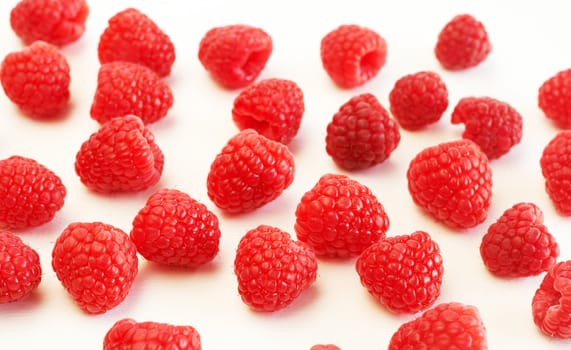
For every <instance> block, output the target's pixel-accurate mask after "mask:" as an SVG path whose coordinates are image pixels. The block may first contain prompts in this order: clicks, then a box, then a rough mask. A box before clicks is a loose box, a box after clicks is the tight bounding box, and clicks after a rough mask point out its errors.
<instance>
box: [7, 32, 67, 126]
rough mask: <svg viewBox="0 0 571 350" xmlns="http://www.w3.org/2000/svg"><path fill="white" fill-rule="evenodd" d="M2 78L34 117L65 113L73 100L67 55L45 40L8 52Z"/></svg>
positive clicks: (14, 99) (9, 92)
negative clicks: (71, 98)
mask: <svg viewBox="0 0 571 350" xmlns="http://www.w3.org/2000/svg"><path fill="white" fill-rule="evenodd" d="M0 82H1V83H2V87H3V88H4V92H5V93H6V96H8V98H9V99H10V100H11V101H12V102H14V104H16V105H17V106H18V107H19V108H20V109H21V110H22V111H23V112H24V113H25V114H27V115H29V116H30V117H33V118H38V119H46V118H54V117H58V116H61V114H62V113H63V112H64V110H65V108H66V107H67V105H68V102H69V96H70V92H69V84H70V74H69V65H68V63H67V59H66V58H65V56H64V55H63V54H62V53H61V52H60V51H59V49H58V48H57V47H56V46H53V45H51V44H48V43H45V42H43V41H37V42H34V43H33V44H32V45H30V46H28V47H26V48H24V49H23V50H22V51H17V52H12V53H9V54H8V55H6V57H5V58H4V60H3V61H2V65H1V66H0ZM31 86H32V87H33V88H30V87H31Z"/></svg>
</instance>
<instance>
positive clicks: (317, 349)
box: [309, 344, 341, 350]
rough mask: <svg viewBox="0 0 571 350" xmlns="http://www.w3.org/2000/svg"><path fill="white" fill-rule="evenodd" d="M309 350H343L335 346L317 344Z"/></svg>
mask: <svg viewBox="0 0 571 350" xmlns="http://www.w3.org/2000/svg"><path fill="white" fill-rule="evenodd" d="M309 350H341V348H340V347H338V346H337V345H334V344H317V345H314V346H312V347H311V349H309Z"/></svg>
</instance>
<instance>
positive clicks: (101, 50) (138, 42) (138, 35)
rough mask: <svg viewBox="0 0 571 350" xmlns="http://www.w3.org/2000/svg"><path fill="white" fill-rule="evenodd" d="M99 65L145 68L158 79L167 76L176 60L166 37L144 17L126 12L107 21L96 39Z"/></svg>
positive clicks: (141, 14)
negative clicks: (122, 63) (124, 63)
mask: <svg viewBox="0 0 571 350" xmlns="http://www.w3.org/2000/svg"><path fill="white" fill-rule="evenodd" d="M97 52H98V55H99V62H100V63H102V64H104V63H109V62H113V61H128V62H133V63H138V64H141V65H143V66H147V67H149V68H150V69H152V70H154V71H155V72H156V73H157V74H158V75H159V76H161V77H165V76H167V75H169V74H170V72H171V68H172V65H173V63H174V61H175V59H176V54H175V50H174V45H173V43H172V42H171V39H170V37H169V36H168V35H167V34H165V33H164V32H163V31H162V29H161V28H159V26H157V24H156V23H155V22H154V21H153V20H152V19H151V18H149V17H148V16H147V15H145V14H144V13H142V12H141V11H139V10H137V9H135V8H127V9H125V10H123V11H120V12H118V13H116V14H115V15H114V16H113V17H111V18H110V19H109V25H108V26H107V28H105V30H104V31H103V33H102V34H101V37H100V38H99V45H98V47H97Z"/></svg>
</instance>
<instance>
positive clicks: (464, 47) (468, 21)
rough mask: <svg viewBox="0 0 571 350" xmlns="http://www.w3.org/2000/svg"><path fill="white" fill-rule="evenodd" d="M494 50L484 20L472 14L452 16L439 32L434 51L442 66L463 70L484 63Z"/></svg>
mask: <svg viewBox="0 0 571 350" xmlns="http://www.w3.org/2000/svg"><path fill="white" fill-rule="evenodd" d="M491 50H492V44H491V43H490V39H489V38H488V33H487V32H486V28H484V25H483V24H482V22H480V21H478V20H477V19H476V18H474V17H473V16H472V15H469V14H461V15H457V16H455V17H454V18H452V19H451V20H450V21H449V22H448V23H447V24H446V25H445V26H444V28H442V30H441V31H440V33H439V34H438V40H437V42H436V47H435V48H434V53H435V55H436V59H438V61H439V62H440V64H441V65H442V67H444V68H445V69H448V70H462V69H467V68H471V67H475V66H477V65H479V64H480V63H482V62H483V61H484V60H485V59H486V57H488V54H489V53H490V51H491Z"/></svg>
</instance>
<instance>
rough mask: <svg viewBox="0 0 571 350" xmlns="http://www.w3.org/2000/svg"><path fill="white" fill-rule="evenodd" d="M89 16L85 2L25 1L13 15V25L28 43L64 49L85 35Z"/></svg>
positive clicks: (14, 9) (16, 31) (11, 15)
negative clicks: (46, 43) (42, 43)
mask: <svg viewBox="0 0 571 350" xmlns="http://www.w3.org/2000/svg"><path fill="white" fill-rule="evenodd" d="M88 15H89V6H88V5H87V2H86V1H85V0H21V1H20V2H19V3H18V4H17V5H16V6H15V7H14V8H13V9H12V11H11V12H10V25H11V26H12V29H13V30H14V32H15V33H16V35H18V36H19V37H20V38H21V39H22V41H24V43H26V44H31V43H32V42H34V41H37V40H42V41H45V42H48V43H51V44H53V45H57V46H64V45H67V44H69V43H72V42H74V41H76V40H78V39H79V38H80V37H81V36H82V35H83V33H84V32H85V21H86V20H87V17H88Z"/></svg>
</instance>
